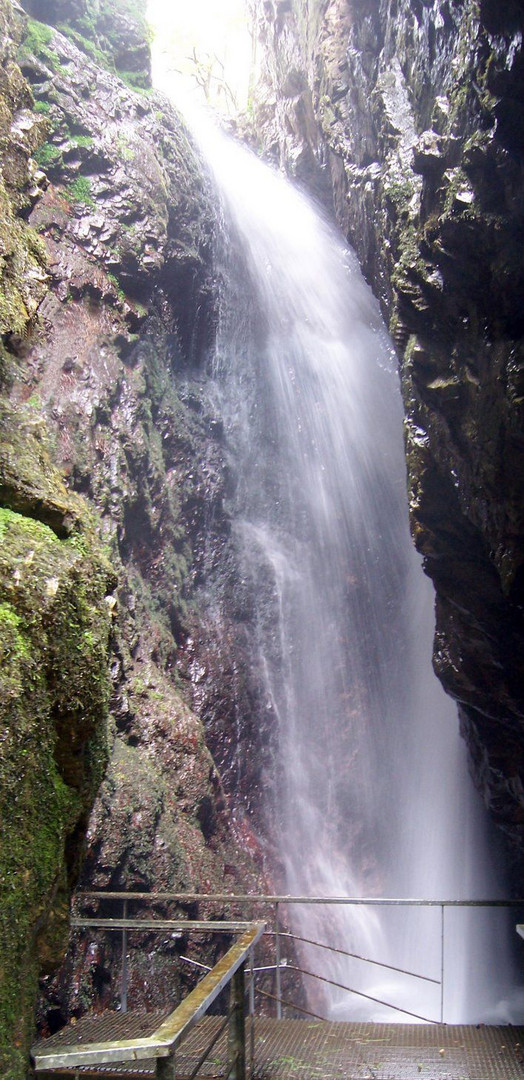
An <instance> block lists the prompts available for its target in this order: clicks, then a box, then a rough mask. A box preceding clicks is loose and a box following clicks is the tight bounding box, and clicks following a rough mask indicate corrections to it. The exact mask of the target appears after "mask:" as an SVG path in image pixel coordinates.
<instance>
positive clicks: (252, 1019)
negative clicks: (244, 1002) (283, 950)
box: [249, 949, 255, 1080]
mask: <svg viewBox="0 0 524 1080" xmlns="http://www.w3.org/2000/svg"><path fill="white" fill-rule="evenodd" d="M249 1075H250V1077H251V1080H253V1077H254V1075H255V958H254V955H253V949H250V950H249Z"/></svg>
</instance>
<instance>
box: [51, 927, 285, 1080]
mask: <svg viewBox="0 0 524 1080" xmlns="http://www.w3.org/2000/svg"><path fill="white" fill-rule="evenodd" d="M137 922H140V920H133V919H114V920H113V919H90V920H85V921H84V920H80V921H78V920H75V925H77V926H78V925H81V926H82V925H86V924H87V926H88V927H92V928H95V927H96V928H97V929H104V930H113V931H114V930H118V931H122V932H125V933H126V934H127V932H128V931H130V930H136V929H137ZM145 922H146V923H147V924H148V925H147V928H148V929H154V930H155V931H158V929H159V927H158V922H162V923H163V928H164V929H165V928H169V929H172V928H174V929H178V928H181V929H183V930H186V929H188V928H189V929H194V930H197V931H199V932H202V931H206V930H209V929H212V930H215V929H216V928H217V927H216V925H215V924H214V923H212V922H211V923H203V922H201V923H192V924H189V925H188V924H187V923H186V922H185V921H182V922H181V920H180V919H178V920H176V921H175V920H156V921H155V920H145ZM140 929H143V927H142V926H140ZM220 929H221V930H222V931H223V932H228V933H240V932H241V937H240V938H239V940H238V941H237V942H235V944H234V945H233V946H232V947H231V948H230V949H229V950H228V951H227V952H226V953H225V955H224V956H223V957H222V958H221V960H219V961H218V963H217V964H215V966H214V967H213V968H212V969H211V970H210V971H208V974H207V975H206V976H205V978H203V979H202V980H201V982H199V983H198V985H197V986H196V987H195V988H194V990H192V992H191V993H190V994H189V995H188V997H186V998H184V1000H183V1001H182V1003H181V1004H180V1005H179V1006H178V1007H177V1008H176V1009H174V1011H172V1012H171V1013H170V1014H169V1016H167V1017H165V1018H164V1019H163V1020H161V1022H160V1023H159V1024H158V1026H157V1027H156V1028H155V1029H154V1030H153V1031H152V1032H151V1033H150V1034H148V1035H145V1036H136V1035H135V1036H132V1037H128V1038H124V1039H123V1038H116V1037H113V1038H108V1039H106V1040H105V1041H104V1042H91V1041H87V1042H84V1043H82V1042H78V1040H76V1039H75V1037H74V1034H73V1036H72V1041H71V1042H69V1044H68V1043H67V1041H66V1042H65V1044H64V1045H63V1046H62V1047H60V1048H57V1047H56V1046H55V1045H49V1044H48V1045H46V1042H45V1041H44V1042H42V1043H40V1044H37V1045H35V1046H34V1047H33V1049H32V1059H33V1064H34V1068H35V1071H36V1072H48V1073H55V1072H56V1071H57V1070H68V1071H75V1072H76V1070H78V1069H80V1068H88V1069H91V1070H95V1071H96V1070H100V1069H103V1067H104V1066H115V1065H124V1064H126V1063H128V1062H145V1061H151V1060H153V1061H154V1062H155V1063H156V1065H155V1072H156V1078H157V1080H175V1052H176V1050H177V1048H178V1047H179V1045H180V1044H181V1042H182V1040H183V1039H184V1038H185V1036H186V1035H187V1034H188V1032H189V1031H190V1029H191V1028H192V1027H193V1026H194V1025H195V1024H196V1023H197V1021H198V1020H199V1019H200V1018H201V1017H202V1016H203V1015H204V1013H206V1012H207V1010H208V1009H209V1007H210V1006H211V1005H212V1004H213V1002H214V1001H215V1000H216V998H217V997H218V995H219V994H220V993H221V992H222V991H223V990H224V989H225V987H226V986H227V985H228V984H230V987H231V992H230V1006H229V1009H228V1012H227V1015H226V1017H225V1020H224V1021H223V1023H222V1024H221V1025H220V1026H219V1028H218V1031H216V1032H215V1033H214V1034H213V1037H212V1038H211V1040H210V1041H209V1042H208V1044H207V1046H206V1047H205V1049H204V1052H203V1053H202V1055H201V1057H200V1058H199V1060H198V1062H197V1064H196V1066H195V1068H194V1069H193V1071H192V1074H191V1077H190V1080H194V1078H195V1077H196V1076H197V1074H198V1073H199V1072H200V1069H201V1067H202V1065H203V1064H204V1062H205V1061H206V1059H207V1058H208V1057H209V1055H210V1053H211V1051H212V1049H213V1047H214V1046H215V1045H216V1043H217V1042H218V1040H219V1039H220V1037H221V1035H222V1034H223V1033H224V1031H225V1029H226V1028H228V1049H229V1055H228V1057H229V1065H228V1067H227V1072H226V1076H227V1078H228V1080H246V1031H245V1011H246V1010H245V997H246V985H245V969H246V965H249V971H250V975H251V977H250V980H249V985H248V988H247V989H248V994H249V1012H250V1014H251V1016H253V1013H254V997H253V978H254V977H253V949H254V947H255V945H256V943H257V942H258V941H259V940H260V938H261V937H262V935H263V933H264V930H265V925H264V923H260V922H252V923H244V924H240V923H237V922H227V923H225V922H223V923H221V924H220ZM126 940H127V939H126ZM50 1042H51V1043H52V1040H50ZM253 1061H254V1057H253V1036H252V1038H251V1075H252V1074H253Z"/></svg>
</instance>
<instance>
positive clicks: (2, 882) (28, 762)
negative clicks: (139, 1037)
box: [0, 429, 115, 1077]
mask: <svg viewBox="0 0 524 1080" xmlns="http://www.w3.org/2000/svg"><path fill="white" fill-rule="evenodd" d="M22 430H23V429H22ZM3 439H4V442H3V445H4V447H5V439H6V433H5V430H4V435H3ZM30 441H31V439H29V442H30ZM33 441H34V442H35V443H36V445H37V453H36V454H35V457H34V458H33V467H32V480H33V484H34V485H35V486H38V487H39V490H40V498H41V503H40V506H41V508H42V510H43V515H42V516H43V517H44V518H45V517H46V516H47V515H46V513H45V509H46V501H45V496H44V495H43V492H44V490H45V491H47V493H48V494H49V495H50V508H51V511H52V512H51V515H50V516H51V517H52V516H53V515H54V514H55V512H56V510H55V508H56V505H57V503H60V507H61V510H62V511H63V513H64V514H65V515H66V516H69V517H70V520H71V521H74V522H75V528H74V529H71V531H70V535H69V536H68V537H67V538H66V537H65V536H64V535H63V532H62V530H60V531H61V532H62V537H63V538H60V537H59V536H57V533H56V531H54V530H53V528H51V527H50V526H49V525H48V524H46V523H45V522H44V521H43V520H35V519H32V518H28V517H26V516H23V515H22V514H19V513H16V512H14V511H13V510H11V509H6V508H4V509H0V658H1V659H0V716H1V730H2V760H1V764H0V816H1V821H2V849H1V851H2V853H1V855H0V889H1V897H0V918H1V921H2V960H1V967H2V991H1V994H0V1033H1V1037H0V1057H1V1058H2V1066H3V1068H4V1070H5V1072H4V1073H3V1075H6V1076H12V1077H15V1076H20V1077H21V1076H23V1075H24V1073H25V1064H24V1063H25V1055H26V1053H27V1046H28V1042H29V1040H30V1038H31V1036H32V1032H33V1023H34V1020H33V1008H34V997H35V990H36V981H37V976H38V973H39V969H40V967H41V962H42V958H44V959H45V962H46V963H47V964H50V963H53V962H54V963H55V964H56V962H57V960H58V959H59V958H60V955H61V951H63V948H64V946H65V940H64V938H63V934H62V940H61V941H60V935H59V934H58V935H57V933H56V926H57V925H60V923H61V921H62V920H61V918H60V910H61V908H62V906H63V904H64V903H66V904H67V902H68V891H69V888H70V886H71V881H72V879H73V877H74V873H75V870H77V869H78V866H77V863H78V852H75V851H74V845H72V843H71V841H72V838H73V837H74V836H75V834H77V833H78V832H79V830H80V831H81V827H82V824H83V823H85V819H86V816H87V814H88V812H89V809H90V807H91V804H92V801H93V798H94V793H95V791H96V789H97V787H98V785H99V783H100V780H101V778H102V775H103V771H104V767H105V764H106V761H107V753H108V740H107V732H106V723H107V716H108V700H109V676H108V645H109V634H110V627H111V612H110V606H109V605H108V602H107V597H108V595H109V594H110V592H111V590H112V589H113V588H114V585H115V577H114V573H113V571H112V569H111V567H110V565H109V563H108V562H107V560H106V558H105V556H104V553H103V551H102V549H101V547H100V543H99V541H98V540H97V539H96V534H95V532H94V529H93V526H92V524H91V521H90V518H89V515H88V514H87V512H86V509H85V507H84V508H82V505H81V500H79V499H78V498H76V497H74V496H72V497H71V498H70V501H69V504H68V499H67V496H66V494H65V490H64V489H63V484H62V482H61V480H60V478H59V475H58V474H57V473H56V471H55V470H54V469H53V467H52V465H51V463H50V461H49V459H45V456H44V453H43V450H42V445H41V443H40V442H39V440H38V439H37V438H36V437H35V438H34V440H33ZM25 453H26V458H27V455H28V454H29V453H30V451H28V450H27V446H25ZM44 470H45V475H44ZM53 481H54V483H55V485H56V495H57V497H56V498H54V497H53ZM15 501H16V500H15ZM64 886H66V887H64ZM50 910H52V911H53V918H52V919H51V923H52V927H53V929H52V932H51V934H50V936H48V935H47V928H48V926H49V922H50Z"/></svg>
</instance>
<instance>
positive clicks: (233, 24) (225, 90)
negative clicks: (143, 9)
mask: <svg viewBox="0 0 524 1080" xmlns="http://www.w3.org/2000/svg"><path fill="white" fill-rule="evenodd" d="M147 18H148V22H149V24H150V26H151V27H152V30H153V34H154V38H153V44H152V54H153V80H154V83H155V86H157V87H158V88H159V89H161V90H164V91H165V92H166V93H169V94H170V95H171V96H172V97H173V96H176V93H177V87H182V88H185V92H186V93H187V90H188V87H189V88H192V89H194V90H195V91H196V93H197V96H199V97H200V98H201V99H207V100H208V101H209V103H210V104H212V105H214V106H215V107H216V108H218V109H220V111H222V112H224V113H231V112H233V113H234V112H235V111H236V109H237V108H243V107H245V105H246V103H247V98H248V88H249V75H250V70H251V61H252V44H251V35H250V33H249V30H248V22H247V13H246V3H245V0H148V4H147Z"/></svg>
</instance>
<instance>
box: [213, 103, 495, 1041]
mask: <svg viewBox="0 0 524 1080" xmlns="http://www.w3.org/2000/svg"><path fill="white" fill-rule="evenodd" d="M193 127H195V125H194V124H193ZM196 136H197V139H198V141H199V143H200V145H201V148H202V150H203V153H204V155H205V157H206V159H207V161H208V163H209V165H210V168H211V170H212V173H213V175H214V179H215V182H216V185H217V188H218V190H219V191H220V193H221V197H222V200H223V204H224V212H225V217H226V220H227V222H228V224H227V225H226V228H227V229H229V240H228V243H227V245H226V248H227V250H225V252H223V267H222V271H223V279H224V295H223V298H222V313H221V321H220V328H219V334H218V342H217V353H216V360H215V371H214V379H215V390H216V395H217V405H218V407H219V408H220V410H221V413H222V416H223V419H224V424H225V430H226V435H227V440H228V445H229V448H230V453H231V460H232V468H233V471H234V474H235V476H236V485H237V486H236V494H235V496H234V506H233V507H232V512H233V519H234V522H235V526H234V527H235V534H236V540H237V543H238V549H239V552H240V560H241V566H242V576H243V580H244V581H245V582H246V583H247V588H248V589H249V590H250V595H252V596H253V597H254V598H255V615H254V623H255V626H254V648H255V651H256V663H257V664H258V666H259V668H260V670H261V671H262V672H263V673H264V679H265V692H266V698H267V703H268V708H269V709H270V710H271V711H272V713H273V715H274V717H275V723H276V724H277V725H278V741H279V780H278V784H277V796H276V801H277V808H276V809H277V816H278V820H279V823H280V837H279V845H280V850H281V854H282V860H283V866H284V887H285V889H286V890H287V891H288V892H289V893H291V894H292V895H299V894H302V895H311V896H319V895H329V896H353V897H357V896H383V897H384V896H386V897H387V896H404V897H410V896H411V897H419V898H425V899H434V898H450V899H461V898H462V899H466V898H468V899H471V898H474V897H477V898H478V897H482V896H489V895H493V893H494V892H495V887H494V881H493V878H492V876H491V875H490V873H489V870H488V868H487V863H486V858H485V847H484V838H483V829H484V823H483V820H482V815H481V811H480V808H479V807H478V806H477V804H476V796H475V794H474V792H473V790H472V787H471V784H470V782H469V778H468V776H467V771H466V761H465V751H464V747H463V745H462V743H461V740H460V738H459V734H458V723H457V716H456V710H455V708H454V706H453V704H452V702H451V701H450V700H449V699H448V698H447V697H446V696H445V694H444V693H443V691H442V689H441V687H440V684H439V683H438V682H437V680H436V678H435V676H434V675H433V671H432V667H431V648H432V636H433V617H432V610H433V594H432V587H431V585H430V583H429V581H428V580H427V579H426V578H425V576H424V574H423V572H422V569H421V565H420V560H419V558H418V556H417V555H416V553H415V551H414V548H413V545H412V543H411V539H410V537H409V531H408V519H407V506H406V493H405V487H406V482H405V462H404V456H403V448H402V408H401V400H400V393H399V387H398V379H397V372H396V364H395V358H394V355H393V351H392V348H391V345H390V343H389V341H388V338H387V335H386V333H385V330H384V327H383V324H382V322H381V318H380V315H379V311H378V307H377V304H376V302H375V300H374V299H373V297H372V295H371V293H370V291H369V289H368V288H367V286H366V284H365V283H364V281H363V279H362V276H361V274H360V271H359V268H358V265H357V263H356V260H355V257H354V255H353V254H352V253H351V252H350V251H349V250H348V249H347V247H346V246H345V244H344V243H343V241H342V239H341V238H340V237H339V236H338V235H336V234H335V232H334V231H333V230H332V228H331V227H329V226H328V225H327V224H326V223H325V221H324V220H323V219H322V218H321V217H320V216H319V214H318V213H317V212H316V211H315V209H314V208H313V207H312V205H311V204H310V202H309V201H308V200H307V199H306V198H305V197H304V196H303V195H301V194H299V193H298V192H297V191H296V190H294V189H293V187H292V186H291V185H290V184H289V183H288V182H287V181H285V180H284V179H283V178H282V177H281V176H279V175H277V174H275V173H274V172H273V171H272V170H271V169H269V168H268V167H266V166H265V165H263V164H262V163H261V162H260V161H259V160H257V159H256V158H255V157H254V155H252V154H250V153H249V152H248V151H247V150H245V149H244V148H242V147H240V146H238V145H236V144H235V143H234V142H232V141H231V140H228V139H227V138H226V137H225V136H224V135H223V134H222V133H221V132H219V131H218V130H217V129H216V128H215V127H214V126H213V125H212V124H211V123H209V122H208V121H207V120H202V119H201V120H200V121H198V123H197V125H196ZM321 911H322V912H323V914H322V915H321V914H320V912H321ZM460 915H461V916H462V921H461V922H456V923H454V925H453V926H452V925H451V923H452V921H453V919H454V917H455V916H454V915H453V916H450V915H449V913H448V915H447V919H448V926H447V930H448V931H449V937H448V945H447V950H446V953H445V964H446V967H447V968H448V970H447V971H446V976H447V978H446V985H447V989H446V995H445V1002H444V1016H445V1019H446V1020H448V1021H449V1020H454V1021H456V1022H457V1021H462V1022H464V1021H467V1020H478V1019H481V1018H485V1017H489V1016H490V1015H494V1013H493V1012H492V1010H493V1007H494V1002H496V1001H497V1000H499V998H500V997H501V996H504V993H505V991H504V990H503V989H502V990H501V988H500V987H497V986H495V981H494V979H493V968H492V967H491V964H492V954H491V947H492V942H491V941H490V935H491V934H492V933H494V928H493V924H492V922H490V921H489V920H488V921H486V916H485V915H484V914H482V916H481V917H480V919H479V921H477V922H476V924H475V925H473V924H472V923H471V920H469V921H466V920H465V919H464V914H463V913H462V912H461V913H460ZM291 919H292V925H293V929H294V930H295V932H296V933H298V934H300V935H301V936H302V937H304V938H308V939H314V940H321V941H324V942H326V943H327V944H331V945H333V946H335V947H336V948H338V949H345V950H347V951H355V952H357V953H359V954H363V955H366V956H368V957H371V958H373V959H376V960H382V961H384V962H386V963H388V964H397V965H399V966H401V967H403V968H408V969H409V970H411V971H416V972H419V973H420V974H425V975H427V976H429V977H431V978H435V979H438V978H439V977H440V967H441V960H442V955H441V948H440V930H441V924H440V910H439V909H433V910H431V911H429V912H428V911H427V910H424V911H422V912H421V911H420V910H418V911H414V912H412V911H411V910H409V911H408V909H405V908H402V909H397V910H392V909H382V908H376V907H375V908H371V907H357V908H344V907H341V906H332V907H330V908H325V909H319V908H318V907H306V906H300V907H299V906H298V905H297V906H296V907H295V909H294V910H293V911H292V913H291ZM496 933H497V934H498V936H499V940H497V941H496V942H495V943H494V944H495V950H496V954H497V958H498V959H497V970H499V971H501V970H502V968H503V967H504V961H503V954H504V949H505V946H504V944H503V943H501V941H500V933H501V931H500V924H498V929H497V930H496ZM468 956H469V958H470V959H469V960H468ZM304 958H305V966H306V967H308V969H309V970H317V971H319V972H322V973H323V974H324V975H327V976H328V977H329V978H330V979H331V980H332V981H333V982H335V983H340V984H342V985H344V986H350V987H353V988H356V989H359V990H361V991H362V992H363V993H364V994H367V995H368V997H367V998H355V997H354V996H353V995H348V994H347V993H345V992H344V991H342V990H337V989H336V988H334V987H331V989H330V990H328V991H327V992H326V996H325V998H324V999H323V1000H321V999H320V998H319V996H318V994H315V992H314V991H312V993H311V999H310V1000H311V1001H312V1003H313V1004H314V1006H315V1007H317V1008H320V1011H324V1012H326V1010H327V1011H328V1012H329V1015H330V1016H331V1017H333V1018H335V1017H336V1018H340V1019H347V1018H353V1017H362V1018H369V1019H384V1020H392V1019H395V1018H397V1019H405V1017H403V1016H401V1015H399V1014H395V1013H393V1012H392V1011H391V1010H389V1009H386V1008H384V1007H383V1006H381V1005H378V1004H376V1003H373V1002H371V1001H370V1000H369V999H370V998H376V999H378V1000H379V1001H384V1000H387V1001H393V1002H396V1003H398V1004H400V1005H401V1006H402V1007H403V1008H404V1009H406V1010H409V1011H410V1012H411V1013H416V1014H417V1015H422V1016H428V1017H438V1013H439V994H440V991H439V990H438V988H436V987H435V985H434V984H430V983H424V984H420V983H416V982H414V981H413V980H412V979H410V978H407V977H404V976H397V975H392V973H391V972H389V971H387V970H386V971H384V972H382V973H381V969H379V968H371V969H370V968H369V966H368V965H365V964H363V963H361V962H360V961H356V960H354V961H351V960H349V959H348V958H347V957H345V956H340V955H335V954H329V953H326V952H324V951H321V950H319V949H316V948H315V947H308V948H307V949H306V950H305V953H304ZM472 958H473V959H472ZM377 973H378V974H377ZM490 1010H491V1012H490ZM498 1018H500V1014H499V1017H498Z"/></svg>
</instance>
